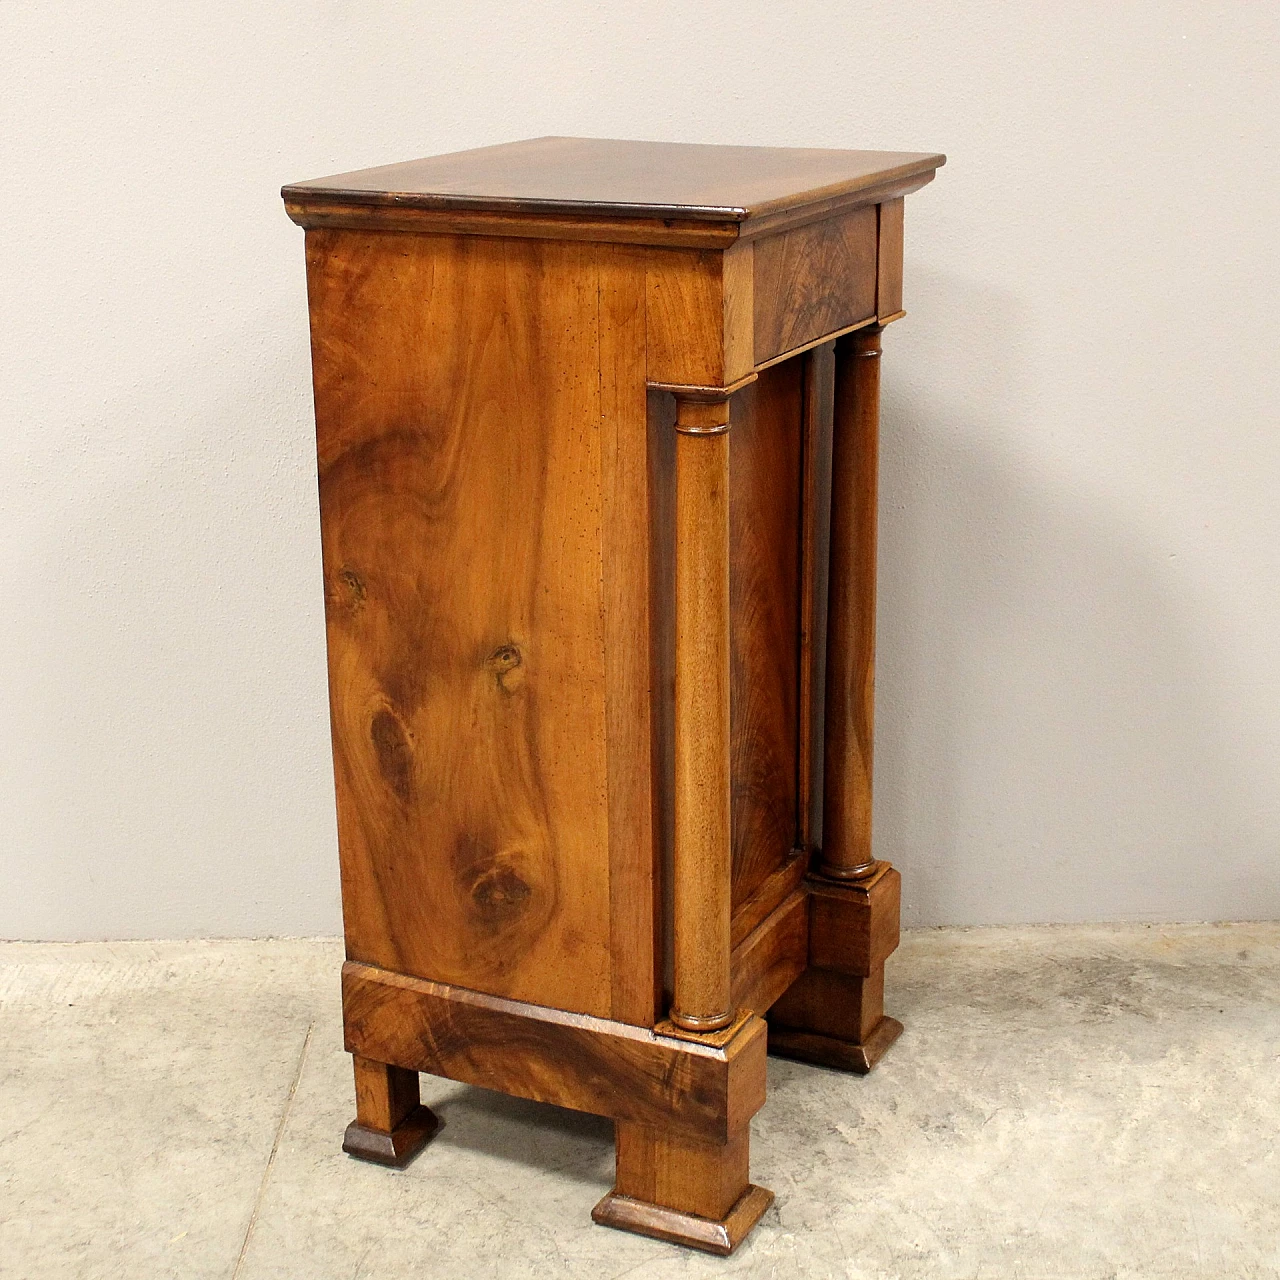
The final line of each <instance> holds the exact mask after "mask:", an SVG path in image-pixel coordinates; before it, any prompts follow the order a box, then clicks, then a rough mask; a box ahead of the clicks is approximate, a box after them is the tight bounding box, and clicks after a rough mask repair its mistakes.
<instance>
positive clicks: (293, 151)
mask: <svg viewBox="0 0 1280 1280" xmlns="http://www.w3.org/2000/svg"><path fill="white" fill-rule="evenodd" d="M1277 83H1280V7H1278V6H1276V5H1273V4H1262V3H1237V4H1234V5H1215V4H1205V3H1204V2H1203V0H1195V2H1194V3H1193V2H1188V0H1183V2H1181V3H1169V2H1168V0H1149V2H1139V0H1118V2H1115V3H1111V4H1106V5H1102V4H1057V5H1035V6H1027V5H1024V4H1015V3H1012V0H1009V2H1006V3H977V4H965V5H961V4H956V3H954V0H951V2H948V3H921V4H914V5H891V4H880V5H844V4H830V3H829V4H818V3H801V2H796V3H792V4H788V5H779V4H776V3H772V2H770V3H763V2H762V0H748V2H745V3H744V2H741V0H739V2H737V3H734V4H722V3H704V4H698V5H693V4H683V5H671V4H668V5H662V4H644V5H639V4H626V3H615V4H607V5H606V4H587V3H582V2H580V0H562V2H561V3H559V4H557V5H555V6H549V5H540V4H539V5H535V4H531V3H528V2H527V0H520V2H516V0H506V2H504V3H494V2H489V3H472V4H454V5H448V6H443V5H438V4H429V3H424V4H418V5H412V4H405V3H397V4H391V3H385V2H383V0H371V2H370V3H367V4H362V5H340V4H336V3H333V2H332V0H325V2H323V3H320V2H315V3H294V4H280V3H264V2H263V0H254V3H247V2H245V0H229V3H226V4H219V5H175V6H166V5H155V4H151V3H143V0H118V3H116V4H113V5H110V6H92V5H88V4H78V5H69V6H57V5H46V4H36V3H32V2H28V0H10V2H9V3H6V4H4V5H3V6H2V7H0V119H2V120H3V121H4V124H3V128H0V149H2V150H3V155H2V156H0V183H3V184H4V187H5V191H4V200H3V208H4V211H5V212H4V221H5V236H4V260H5V269H4V276H5V279H4V286H3V288H0V326H2V329H3V333H2V340H0V362H2V364H3V367H2V368H0V414H2V417H3V422H2V426H3V430H2V431H0V451H2V453H3V487H2V488H0V547H2V548H3V554H2V555H0V601H3V609H4V623H3V627H0V936H11V937H27V938H95V937H134V936H172V937H177V936H187V935H201V934H223V935H227V934H230V935H236V934H306V933H316V932H328V931H334V930H336V929H337V928H338V923H339V915H338V894H337V875H336V853H335V843H334V824H333V818H332V783H331V778H330V771H329V758H328V738H327V719H326V706H325V691H324V654H323V642H322V619H321V593H320V573H319V562H318V548H317V537H316V523H317V522H316V503H315V495H314V477H313V468H314V460H313V454H312V441H311V422H310V408H311V406H310V394H309V381H308V352H307V337H306V328H305V307H306V303H305V297H304V288H303V272H302V233H301V232H300V231H299V230H298V229H297V228H295V227H293V226H292V225H291V224H290V223H289V222H288V221H287V220H286V218H285V215H284V212H283V210H282V208H281V206H280V203H279V200H278V199H277V195H276V192H277V189H278V187H279V186H280V184H281V183H282V182H284V181H288V180H295V179H299V178H305V177H313V176H316V175H321V174H327V173H332V172H337V171H340V170H344V169H351V168H356V167H361V166H365V165H371V164H378V163H383V162H389V161H394V160H400V159H406V158H409V157H413V156H418V155H425V154H430V153H433V152H439V151H449V150H456V149H459V148H462V147H468V146H474V145H479V144H483V143H489V142H495V141H501V140H505V139H509V138H513V137H523V136H529V135H535V134H542V133H583V134H594V135H600V136H614V137H627V136H631V137H643V138H660V139H673V140H691V141H704V142H726V143H767V144H777V145H808V146H835V147H850V146H852V147H884V148H890V149H909V150H915V149H919V150H942V151H946V152H947V153H948V155H949V156H950V163H949V164H948V166H947V167H946V169H944V170H943V171H942V173H941V175H940V177H939V180H938V182H937V183H936V184H935V185H934V186H932V187H930V188H927V189H926V190H925V191H923V192H921V193H920V194H919V195H917V196H915V197H913V198H912V199H911V200H910V201H909V203H908V227H907V307H908V310H909V311H910V316H909V318H908V320H907V321H906V322H904V323H902V324H899V325H895V326H894V327H893V328H892V329H891V330H890V331H889V333H888V334H887V335H886V344H885V345H886V352H887V354H886V359H885V368H884V376H885V414H884V418H885V447H884V462H883V496H884V514H883V521H882V541H883V547H882V557H881V572H882V581H883V591H882V615H881V631H880V643H881V661H880V672H879V680H880V718H879V729H878V740H877V751H878V768H879V792H878V796H877V802H876V822H877V838H878V848H879V850H880V852H881V853H882V854H883V855H885V856H888V857H891V858H892V859H894V861H896V862H897V863H898V864H899V865H900V866H901V868H902V870H903V872H904V875H905V877H906V886H907V887H906V904H907V906H906V915H907V919H908V921H909V922H910V923H913V924H929V923H942V922H949V923H955V922H960V923H982V922H1003V921H1046V920H1118V919H1219V918H1268V917H1277V916H1280V866H1278V854H1280V804H1278V801H1277V795H1278V790H1280V789H1278V787H1277V779H1278V778H1280V643H1278V642H1277V636H1280V501H1278V500H1277V495H1276V490H1277V481H1278V480H1280V422H1277V417H1278V414H1277V405H1278V403H1280V397H1278V393H1277V375H1276V369H1277V358H1276V357H1277V352H1278V351H1280V323H1278V321H1277V314H1278V312H1277V301H1278V299H1280V268H1278V259H1277V249H1276V234H1277V227H1280V179H1278V178H1277V169H1276V155H1277V142H1278V141H1280V113H1278V112H1277V111H1276V109H1275V103H1274V93H1275V88H1276V85H1277Z"/></svg>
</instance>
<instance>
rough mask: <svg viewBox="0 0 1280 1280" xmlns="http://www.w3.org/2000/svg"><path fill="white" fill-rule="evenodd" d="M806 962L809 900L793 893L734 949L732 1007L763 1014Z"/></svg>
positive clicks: (800, 972)
mask: <svg viewBox="0 0 1280 1280" xmlns="http://www.w3.org/2000/svg"><path fill="white" fill-rule="evenodd" d="M808 961H809V897H808V894H806V893H804V892H796V893H793V894H792V895H791V896H790V897H789V898H788V899H787V900H786V901H785V902H784V903H782V905H781V906H779V907H778V908H777V910H775V911H773V912H772V913H771V914H770V915H769V916H767V917H766V918H765V919H764V920H762V921H761V922H760V924H758V925H757V926H756V927H755V929H753V930H752V931H751V933H749V934H748V935H747V937H746V938H744V939H743V941H742V942H741V943H739V944H738V946H736V947H735V948H734V949H733V1006H734V1008H735V1009H750V1010H751V1011H752V1012H753V1013H758V1014H764V1013H765V1012H766V1011H767V1010H768V1009H769V1007H770V1006H771V1005H772V1004H773V1003H774V1001H775V1000H777V999H778V997H779V996H780V995H782V993H783V992H784V991H786V989H787V988H788V987H790V986H791V984H792V983H793V982H795V980H796V979H797V978H798V977H799V976H800V975H801V974H802V973H803V972H804V970H805V967H806V965H807V964H808Z"/></svg>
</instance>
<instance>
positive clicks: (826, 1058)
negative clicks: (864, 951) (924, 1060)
mask: <svg viewBox="0 0 1280 1280" xmlns="http://www.w3.org/2000/svg"><path fill="white" fill-rule="evenodd" d="M849 981H850V982H856V981H857V979H856V978H850V979H849ZM902 1029H903V1028H902V1023H900V1022H899V1021H898V1020H897V1019H896V1018H881V1019H880V1021H879V1022H877V1023H876V1024H875V1028H874V1029H873V1030H872V1031H870V1032H869V1033H868V1034H867V1037H866V1039H865V1040H841V1039H839V1038H838V1037H836V1036H823V1035H817V1034H815V1033H814V1032H811V1031H796V1030H793V1029H792V1028H790V1027H778V1028H777V1030H774V1029H773V1028H772V1027H771V1028H770V1030H769V1052H770V1053H771V1054H773V1055H774V1056H775V1057H778V1058H794V1059H795V1060H796V1061H797V1062H809V1063H812V1064H813V1065H814V1066H818V1067H830V1068H831V1069H832V1070H833V1071H852V1072H854V1073H855V1074H857V1075H860V1076H865V1075H866V1074H867V1073H868V1072H869V1071H871V1070H872V1069H873V1068H874V1067H875V1065H876V1063H877V1062H879V1061H880V1059H881V1058H883V1057H884V1055H885V1053H886V1052H887V1051H888V1049H889V1048H890V1046H892V1044H893V1042H894V1041H895V1040H897V1038H898V1037H899V1036H900V1035H901V1034H902Z"/></svg>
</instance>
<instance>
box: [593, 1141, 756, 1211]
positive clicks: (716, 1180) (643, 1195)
mask: <svg viewBox="0 0 1280 1280" xmlns="http://www.w3.org/2000/svg"><path fill="white" fill-rule="evenodd" d="M749 1137H750V1134H749V1131H748V1130H747V1129H742V1130H741V1131H740V1132H738V1133H735V1134H733V1135H732V1136H731V1137H730V1138H729V1140H728V1141H727V1142H723V1143H719V1142H717V1143H710V1142H694V1141H690V1140H689V1139H688V1138H686V1137H684V1136H683V1135H681V1136H679V1137H672V1136H670V1135H667V1134H665V1133H662V1132H661V1131H659V1130H655V1129H646V1128H644V1127H643V1126H641V1125H634V1124H626V1123H619V1124H618V1125H617V1126H616V1133H615V1141H616V1143H617V1169H618V1173H617V1181H616V1183H615V1186H614V1190H615V1191H617V1193H618V1194H619V1195H623V1196H629V1197H630V1198H631V1199H633V1200H643V1201H646V1202H647V1203H649V1204H657V1205H662V1206H664V1207H666V1208H668V1209H675V1210H678V1211H679V1212H682V1213H694V1214H697V1215H698V1216H699V1217H702V1218H723V1217H724V1216H725V1215H726V1214H727V1213H728V1212H729V1210H730V1209H732V1208H733V1206H734V1204H735V1203H736V1202H737V1200H738V1197H739V1196H741V1195H742V1193H743V1191H744V1190H745V1189H746V1186H747V1182H748V1181H749V1179H748V1176H747V1151H748V1141H749Z"/></svg>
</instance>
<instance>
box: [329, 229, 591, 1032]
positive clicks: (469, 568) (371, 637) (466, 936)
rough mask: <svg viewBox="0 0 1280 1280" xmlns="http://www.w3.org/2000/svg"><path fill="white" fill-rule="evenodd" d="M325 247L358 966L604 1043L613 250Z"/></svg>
mask: <svg viewBox="0 0 1280 1280" xmlns="http://www.w3.org/2000/svg"><path fill="white" fill-rule="evenodd" d="M307 240H308V243H307V257H308V282H309V289H310V295H311V314H312V352H313V360H314V370H315V402H316V428H317V439H318V449H319V472H320V510H321V524H322V537H323V547H324V583H325V610H326V619H327V623H328V639H329V687H330V710H331V717H332V729H333V744H334V766H335V776H336V787H337V800H338V837H339V845H340V850H341V861H342V887H343V908H344V916H345V922H346V934H347V950H348V955H349V956H350V957H351V958H352V959H354V960H361V961H365V962H367V963H371V964H376V965H379V966H381V967H383V968H387V969H391V970H395V971H398V972H401V973H406V974H410V975H413V976H416V977H420V978H427V979H432V980H436V981H442V982H447V983H452V984H455V985H457V986H462V987H467V988H471V989H474V990H480V991H487V992H491V993H494V994H497V995H502V996H508V997H511V998H513V999H517V1000H524V1001H528V1002H531V1003H536V1004H544V1005H554V1006H557V1007H560V1008H564V1009H571V1010H577V1011H581V1012H585V1013H592V1014H599V1015H602V1016H608V1015H609V1013H610V1008H611V974H610V959H609V943H610V927H609V926H610V919H609V869H608V830H607V825H608V824H607V815H608V772H607V759H606V748H605V742H606V725H605V652H604V649H605V642H604V622H603V601H602V555H601V525H602V510H601V507H602V501H601V448H600V435H601V433H600V420H601V386H600V342H599V290H598V271H597V262H596V248H595V246H592V245H589V244H560V243H556V242H547V241H534V240H488V239H484V238H479V237H446V236H411V235H399V234H395V233H379V232H362V231H330V230H315V231H311V232H309V233H308V237H307Z"/></svg>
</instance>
